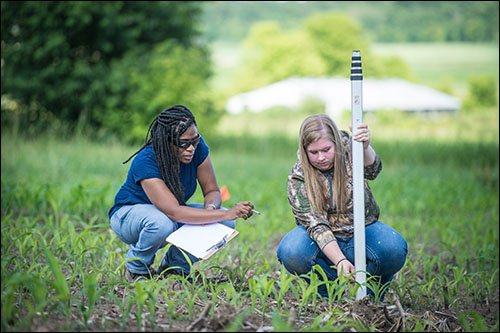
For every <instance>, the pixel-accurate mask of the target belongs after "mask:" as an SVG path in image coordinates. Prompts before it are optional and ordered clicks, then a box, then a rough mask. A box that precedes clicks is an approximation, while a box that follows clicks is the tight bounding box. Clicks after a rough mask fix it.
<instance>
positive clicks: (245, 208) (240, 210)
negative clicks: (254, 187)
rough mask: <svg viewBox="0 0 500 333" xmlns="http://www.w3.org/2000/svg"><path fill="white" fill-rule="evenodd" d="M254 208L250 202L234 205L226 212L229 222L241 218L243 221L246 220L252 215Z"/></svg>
mask: <svg viewBox="0 0 500 333" xmlns="http://www.w3.org/2000/svg"><path fill="white" fill-rule="evenodd" d="M253 208H254V205H253V203H251V202H250V201H241V202H238V203H236V204H235V205H234V206H233V208H231V209H229V210H228V211H227V212H228V214H229V217H230V218H229V219H230V220H236V219H238V218H242V219H244V220H246V219H248V218H249V217H250V216H252V215H253V212H252V209H253Z"/></svg>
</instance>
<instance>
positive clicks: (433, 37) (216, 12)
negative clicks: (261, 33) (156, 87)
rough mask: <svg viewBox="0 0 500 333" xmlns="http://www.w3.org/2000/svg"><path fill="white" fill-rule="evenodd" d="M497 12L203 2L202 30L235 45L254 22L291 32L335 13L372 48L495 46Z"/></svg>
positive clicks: (479, 4)
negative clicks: (354, 23)
mask: <svg viewBox="0 0 500 333" xmlns="http://www.w3.org/2000/svg"><path fill="white" fill-rule="evenodd" d="M498 9H499V5H498V1H255V2H251V1H206V2H204V14H203V21H204V24H203V26H204V29H205V34H206V35H207V36H208V37H209V38H210V39H212V40H217V41H229V42H234V41H239V40H241V39H244V38H245V37H246V36H247V35H248V33H249V31H250V28H251V26H252V25H253V24H254V23H257V22H261V21H276V22H277V23H278V24H279V25H280V26H281V27H283V28H284V29H291V30H293V29H295V28H296V27H297V26H300V25H302V23H303V21H304V20H306V19H307V17H308V16H310V15H312V14H318V13H324V12H327V11H338V12H342V13H343V14H346V15H348V16H349V17H351V18H352V19H353V20H355V21H357V22H358V23H359V24H360V25H361V26H362V28H363V29H364V30H366V31H367V33H369V35H370V37H371V39H372V40H373V41H374V42H386V43H391V42H392V43H401V42H495V41H496V42H498V24H499V20H498ZM329 28H330V29H335V27H333V26H332V27H329Z"/></svg>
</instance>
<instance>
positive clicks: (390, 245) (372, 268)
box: [277, 221, 408, 297]
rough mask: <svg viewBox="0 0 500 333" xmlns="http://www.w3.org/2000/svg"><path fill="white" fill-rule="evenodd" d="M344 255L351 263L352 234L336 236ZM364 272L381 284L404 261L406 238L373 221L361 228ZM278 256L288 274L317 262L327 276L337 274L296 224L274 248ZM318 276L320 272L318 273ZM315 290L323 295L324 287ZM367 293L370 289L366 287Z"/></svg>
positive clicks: (396, 270) (303, 269)
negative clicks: (363, 248) (364, 263)
mask: <svg viewBox="0 0 500 333" xmlns="http://www.w3.org/2000/svg"><path fill="white" fill-rule="evenodd" d="M336 239H337V243H338V245H339V247H340V249H341V250H342V252H343V253H344V255H345V257H346V258H347V259H348V260H349V261H350V262H351V263H352V264H354V237H348V238H340V237H336ZM365 243H366V273H367V275H373V276H377V277H378V279H379V281H380V283H381V285H384V284H385V283H387V282H389V281H391V280H392V279H393V278H394V274H396V273H397V272H398V271H399V270H400V269H401V268H402V267H403V265H404V263H405V261H406V255H407V253H408V245H407V244H406V240H405V239H404V238H403V237H402V236H401V235H400V234H399V233H398V232H397V231H396V230H394V229H393V228H391V227H389V226H388V225H385V224H383V223H382V222H380V221H376V222H374V223H372V224H369V225H367V226H366V228H365ZM277 256H278V260H279V261H280V262H281V263H282V264H283V265H284V266H285V268H286V269H287V270H288V271H289V272H290V273H292V274H297V275H301V274H306V273H308V272H310V271H311V270H312V269H313V266H314V265H319V266H320V267H321V268H322V269H323V271H324V272H325V273H326V276H327V278H328V280H330V281H333V280H335V279H336V278H337V270H336V269H334V268H333V267H332V266H333V263H332V262H331V261H330V259H328V258H327V257H326V256H325V254H324V253H323V251H321V250H320V248H319V247H318V245H317V244H316V242H315V241H313V240H312V239H311V238H310V237H309V235H308V233H307V231H306V229H305V228H304V227H303V226H301V225H299V226H296V227H295V228H294V229H292V230H291V231H290V232H288V233H287V234H286V235H285V236H284V237H283V239H282V240H281V242H280V244H279V245H278V250H277ZM319 278H320V279H321V276H319ZM318 293H319V294H320V295H322V296H324V297H327V292H326V287H325V286H324V285H321V286H320V287H319V288H318ZM367 293H368V294H373V292H372V291H371V290H370V289H369V288H367Z"/></svg>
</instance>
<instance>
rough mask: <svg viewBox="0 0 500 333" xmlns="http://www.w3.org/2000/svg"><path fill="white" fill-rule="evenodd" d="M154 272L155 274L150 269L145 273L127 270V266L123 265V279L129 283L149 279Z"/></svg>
mask: <svg viewBox="0 0 500 333" xmlns="http://www.w3.org/2000/svg"><path fill="white" fill-rule="evenodd" d="M154 274H155V272H154V271H151V272H150V273H147V274H139V273H133V272H131V271H129V270H128V269H127V267H125V273H124V275H125V280H127V282H129V283H133V282H135V281H138V280H149V279H151V278H152V277H153V275H154Z"/></svg>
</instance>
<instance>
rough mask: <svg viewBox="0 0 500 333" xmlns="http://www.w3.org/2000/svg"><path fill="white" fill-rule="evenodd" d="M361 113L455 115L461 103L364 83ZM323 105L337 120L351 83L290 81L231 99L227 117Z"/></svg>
mask: <svg viewBox="0 0 500 333" xmlns="http://www.w3.org/2000/svg"><path fill="white" fill-rule="evenodd" d="M362 89H363V101H362V102H363V111H365V112H373V111H377V110H400V111H415V112H422V111H456V110H458V109H459V108H460V100H459V99H458V98H456V97H453V96H450V95H447V94H444V93H442V92H440V91H437V90H435V89H432V88H429V87H426V86H422V85H417V84H414V83H411V82H408V81H405V80H402V79H380V80H376V79H363V85H362ZM310 98H314V99H318V100H321V101H323V102H324V103H325V106H326V110H325V112H326V113H328V114H330V115H332V116H336V115H339V114H340V113H341V112H342V111H349V110H351V82H350V80H349V79H345V78H290V79H287V80H283V81H280V82H276V83H273V84H270V85H268V86H265V87H262V88H259V89H256V90H253V91H249V92H246V93H242V94H238V95H236V96H233V97H231V98H230V99H229V100H228V102H227V104H226V109H227V111H228V112H230V113H240V112H242V111H245V110H246V111H250V112H261V111H263V110H266V109H268V108H271V107H275V106H284V107H289V108H297V107H299V106H300V105H301V104H302V103H303V102H304V101H305V100H306V99H310Z"/></svg>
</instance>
